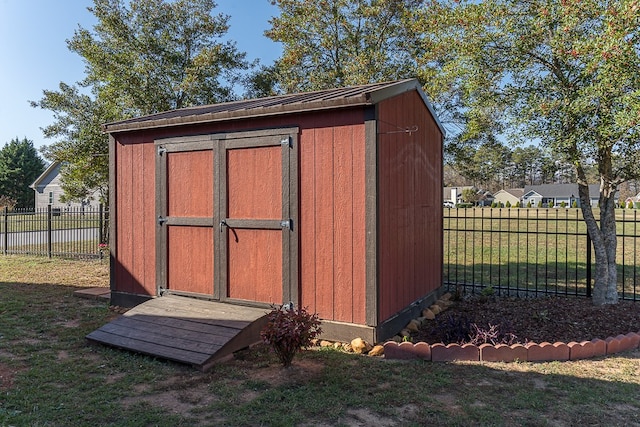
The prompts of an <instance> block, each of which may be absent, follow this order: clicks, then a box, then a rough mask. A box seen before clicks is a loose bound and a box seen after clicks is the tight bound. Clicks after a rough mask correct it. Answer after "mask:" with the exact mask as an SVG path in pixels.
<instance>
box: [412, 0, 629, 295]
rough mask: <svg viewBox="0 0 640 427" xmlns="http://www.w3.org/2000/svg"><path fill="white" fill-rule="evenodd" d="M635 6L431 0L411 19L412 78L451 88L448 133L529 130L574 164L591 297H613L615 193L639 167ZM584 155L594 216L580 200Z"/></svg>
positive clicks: (590, 1) (525, 133) (584, 198)
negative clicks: (591, 269)
mask: <svg viewBox="0 0 640 427" xmlns="http://www.w3.org/2000/svg"><path fill="white" fill-rule="evenodd" d="M639 7H640V4H639V2H638V1H637V0H620V1H615V2H612V1H601V0H562V1H549V0H531V1H526V2H522V1H516V0H489V1H482V2H476V1H468V0H461V1H457V0H455V1H454V0H452V1H433V2H430V4H429V7H424V8H422V9H420V10H419V11H418V12H417V13H416V16H417V19H416V20H415V22H414V25H413V27H412V28H413V31H414V32H415V34H416V37H415V40H416V41H417V45H416V46H417V50H416V52H418V53H419V54H420V59H419V63H420V64H421V65H422V67H421V70H422V72H423V79H424V80H425V81H433V82H434V85H435V86H436V88H438V93H440V94H446V93H453V94H458V95H459V98H458V99H459V101H460V102H459V103H458V108H459V110H458V111H460V112H462V117H464V119H465V123H464V127H463V128H462V131H461V133H460V134H459V136H460V137H459V138H458V141H456V142H458V143H461V144H462V146H464V144H465V143H470V142H472V143H473V142H475V143H477V142H479V141H482V140H486V139H490V138H491V137H492V135H495V134H496V132H502V133H507V134H512V136H513V137H514V138H517V137H520V138H536V139H539V140H540V141H541V143H542V144H543V145H545V146H547V147H549V148H551V149H552V151H553V153H554V155H555V156H556V157H557V158H558V159H560V160H562V161H564V162H565V163H568V164H571V165H572V166H573V167H574V169H575V172H576V176H577V182H578V184H579V188H580V199H581V207H582V209H583V214H584V217H585V221H586V224H587V228H588V230H589V234H590V236H591V238H592V240H593V242H594V248H595V252H596V263H597V266H596V278H595V286H594V301H595V302H596V303H597V304H604V303H615V302H616V301H617V292H616V266H615V252H616V238H615V215H614V211H613V208H614V195H615V191H616V188H617V186H618V185H619V184H620V183H621V182H623V181H625V180H627V179H630V178H633V177H637V176H638V175H639V173H640V169H639V165H640V163H639V160H640V157H639V151H638V148H639V143H640V138H639V136H640V126H639V122H640V72H639V71H640V57H639V52H640V31H639V30H638V29H639V28H640V11H639ZM434 65H438V66H439V68H438V67H436V66H434ZM591 163H595V164H596V165H597V168H598V176H599V181H600V184H601V197H600V207H601V212H600V223H598V222H597V221H596V219H595V217H594V214H593V212H592V209H591V207H590V205H589V197H588V187H587V181H588V178H587V173H586V169H587V167H588V165H590V164H591Z"/></svg>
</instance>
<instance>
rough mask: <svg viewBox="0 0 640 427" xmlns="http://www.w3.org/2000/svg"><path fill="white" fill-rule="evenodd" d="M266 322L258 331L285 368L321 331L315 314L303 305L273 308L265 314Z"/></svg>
mask: <svg viewBox="0 0 640 427" xmlns="http://www.w3.org/2000/svg"><path fill="white" fill-rule="evenodd" d="M267 319H268V323H267V325H266V326H265V327H264V329H262V331H261V332H260V336H261V337H262V341H264V342H265V343H266V344H269V345H270V346H271V347H272V348H273V351H274V352H275V353H276V355H277V356H278V359H279V360H280V363H282V366H284V367H285V368H286V367H288V366H290V365H291V362H292V361H293V357H294V356H295V355H296V353H297V352H298V351H299V350H300V349H302V348H303V347H308V346H310V345H311V340H313V339H314V338H316V337H317V336H318V335H320V333H321V332H322V329H321V328H320V320H319V319H318V315H317V314H315V313H314V314H309V313H308V312H307V310H306V309H305V308H304V307H299V308H298V309H297V310H296V309H287V308H284V307H282V308H274V309H273V310H272V311H271V312H270V313H269V314H268V315H267Z"/></svg>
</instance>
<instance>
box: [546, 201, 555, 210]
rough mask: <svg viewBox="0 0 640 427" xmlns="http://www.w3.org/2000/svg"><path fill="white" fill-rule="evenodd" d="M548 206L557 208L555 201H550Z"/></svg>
mask: <svg viewBox="0 0 640 427" xmlns="http://www.w3.org/2000/svg"><path fill="white" fill-rule="evenodd" d="M547 206H548V207H550V208H552V207H554V206H555V203H554V202H553V200H550V201H549V203H548V205H547Z"/></svg>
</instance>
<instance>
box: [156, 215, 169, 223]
mask: <svg viewBox="0 0 640 427" xmlns="http://www.w3.org/2000/svg"><path fill="white" fill-rule="evenodd" d="M165 222H167V218H166V217H163V216H162V215H158V225H164V223H165Z"/></svg>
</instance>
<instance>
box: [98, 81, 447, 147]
mask: <svg viewBox="0 0 640 427" xmlns="http://www.w3.org/2000/svg"><path fill="white" fill-rule="evenodd" d="M411 90H416V91H417V92H418V94H419V95H420V97H421V98H422V100H423V101H424V103H425V105H426V107H427V108H428V109H429V111H430V112H431V115H432V116H433V118H434V120H435V122H436V123H437V125H438V127H439V128H440V131H441V132H442V134H443V135H444V134H445V130H444V127H443V126H442V124H441V123H440V121H439V120H438V118H437V116H436V114H435V111H434V110H433V107H432V105H431V103H430V102H429V100H428V99H427V96H426V95H425V93H424V92H423V90H422V87H421V86H420V83H419V82H418V81H417V80H416V79H408V80H400V81H393V82H384V83H373V84H368V85H361V86H351V87H344V88H336V89H327V90H321V91H316V92H304V93H296V94H288V95H278V96H270V97H267V98H257V99H246V100H242V101H232V102H223V103H220V104H212V105H203V106H199V107H188V108H181V109H179V110H171V111H166V112H162V113H157V114H150V115H147V116H141V117H136V118H133V119H128V120H122V121H119V122H113V123H107V124H105V125H104V130H105V132H107V133H114V132H122V131H129V130H139V129H150V128H161V127H166V126H174V125H187V124H198V123H207V122H215V121H223V120H234V119H243V118H253V117H268V116H275V115H281V114H291V113H299V112H305V111H318V110H328V109H336V108H345V107H354V106H365V105H375V104H377V103H379V102H380V101H383V100H385V99H387V98H391V97H393V96H396V95H400V94H402V93H404V92H407V91H411Z"/></svg>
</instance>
